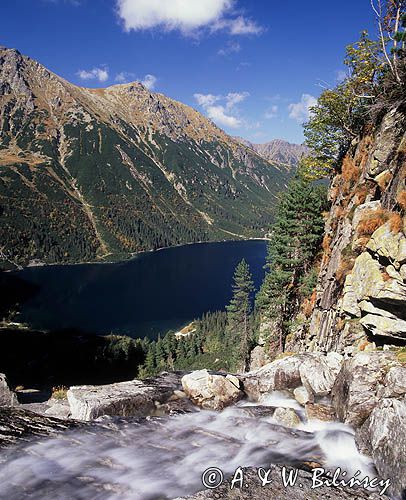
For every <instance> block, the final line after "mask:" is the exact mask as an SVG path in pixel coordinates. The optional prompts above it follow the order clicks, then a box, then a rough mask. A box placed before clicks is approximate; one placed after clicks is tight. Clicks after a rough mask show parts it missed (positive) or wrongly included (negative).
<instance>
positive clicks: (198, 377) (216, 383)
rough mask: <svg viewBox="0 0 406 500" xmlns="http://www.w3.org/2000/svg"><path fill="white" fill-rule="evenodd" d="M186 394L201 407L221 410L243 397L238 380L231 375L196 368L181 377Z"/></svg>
mask: <svg viewBox="0 0 406 500" xmlns="http://www.w3.org/2000/svg"><path fill="white" fill-rule="evenodd" d="M182 386H183V390H184V391H185V393H186V395H187V396H188V397H189V398H190V399H191V400H192V401H193V403H195V404H196V405H198V406H200V407H201V408H205V409H208V410H222V409H223V408H225V407H226V406H229V405H231V404H233V403H235V402H237V401H238V400H239V399H241V398H242V397H243V395H244V394H243V392H242V391H241V389H240V381H239V380H238V378H237V377H235V376H233V375H218V374H212V373H209V372H208V371H207V370H197V371H194V372H192V373H190V374H188V375H185V376H184V377H182Z"/></svg>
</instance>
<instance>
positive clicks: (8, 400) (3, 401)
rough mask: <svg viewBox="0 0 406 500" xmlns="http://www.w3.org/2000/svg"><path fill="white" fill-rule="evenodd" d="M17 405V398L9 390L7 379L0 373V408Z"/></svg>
mask: <svg viewBox="0 0 406 500" xmlns="http://www.w3.org/2000/svg"><path fill="white" fill-rule="evenodd" d="M17 404H18V402H17V396H16V395H15V393H14V392H13V391H12V390H11V389H10V388H9V386H8V383H7V377H6V376H5V375H4V373H0V406H15V405H17Z"/></svg>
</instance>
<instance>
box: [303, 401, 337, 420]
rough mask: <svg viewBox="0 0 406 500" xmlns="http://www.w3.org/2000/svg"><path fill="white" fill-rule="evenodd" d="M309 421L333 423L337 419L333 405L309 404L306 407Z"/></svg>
mask: <svg viewBox="0 0 406 500" xmlns="http://www.w3.org/2000/svg"><path fill="white" fill-rule="evenodd" d="M305 410H306V417H307V419H308V420H321V421H322V422H333V421H334V420H336V419H337V416H336V412H335V410H334V408H333V407H332V406H331V405H325V404H321V403H307V404H306V405H305Z"/></svg>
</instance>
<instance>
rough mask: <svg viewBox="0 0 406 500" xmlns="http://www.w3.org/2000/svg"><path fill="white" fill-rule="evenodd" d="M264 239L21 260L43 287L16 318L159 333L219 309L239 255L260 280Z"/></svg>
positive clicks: (25, 273) (45, 325)
mask: <svg viewBox="0 0 406 500" xmlns="http://www.w3.org/2000/svg"><path fill="white" fill-rule="evenodd" d="M266 246H267V244H266V241H260V240H249V241H228V242H222V243H199V244H194V245H185V246H180V247H174V248H169V249H165V250H159V251H157V252H148V253H142V254H139V255H138V256H137V257H135V258H134V259H131V260H128V261H125V262H119V263H112V264H80V265H68V266H44V267H31V268H25V269H23V270H22V271H19V272H16V273H14V274H15V275H17V276H19V277H21V278H22V279H25V280H27V281H29V282H32V283H35V284H36V285H39V287H40V288H39V291H38V293H37V294H36V295H35V296H34V297H33V298H31V299H30V300H29V301H27V302H26V303H25V304H23V306H22V311H21V315H20V316H19V318H18V319H19V321H23V322H26V323H29V324H30V325H31V326H32V327H33V328H41V329H47V330H55V329H64V328H77V329H80V330H82V331H83V332H89V333H102V334H106V333H115V334H125V335H130V336H132V337H144V336H148V337H150V338H156V336H157V335H158V334H159V333H161V334H163V333H166V332H167V331H168V330H170V329H178V328H180V327H182V326H184V325H185V324H186V323H188V322H189V321H191V320H193V319H195V318H198V317H199V316H201V315H202V314H203V313H205V312H208V311H217V310H221V309H224V307H225V305H226V304H227V303H228V302H229V301H230V298H231V295H232V290H231V286H232V277H233V273H234V269H235V266H236V265H237V264H238V262H240V261H241V259H243V258H244V259H245V260H246V261H247V262H248V264H249V265H250V268H251V272H252V275H253V279H254V282H255V286H256V287H257V288H258V287H259V285H260V283H261V281H262V279H263V275H264V269H263V266H264V264H265V256H266Z"/></svg>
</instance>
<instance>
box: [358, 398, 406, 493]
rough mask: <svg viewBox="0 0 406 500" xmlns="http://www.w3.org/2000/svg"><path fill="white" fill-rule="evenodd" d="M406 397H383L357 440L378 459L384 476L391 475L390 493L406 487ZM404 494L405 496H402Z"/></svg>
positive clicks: (380, 473) (377, 465) (369, 453)
mask: <svg viewBox="0 0 406 500" xmlns="http://www.w3.org/2000/svg"><path fill="white" fill-rule="evenodd" d="M405 422H406V398H403V399H401V400H397V399H382V400H381V401H380V402H379V403H378V404H377V405H376V406H375V408H374V409H373V410H372V412H371V414H370V416H369V417H368V419H367V420H366V421H365V423H364V424H363V426H362V427H361V429H359V431H358V432H357V443H358V445H359V447H360V449H361V450H362V451H364V452H365V453H367V454H368V455H369V456H371V457H372V459H373V460H374V462H375V466H376V468H377V471H378V473H379V475H380V476H381V477H390V478H391V489H390V490H389V491H390V493H391V494H392V495H393V496H394V497H399V498H400V497H402V492H404V491H406V432H405V431H406V429H405ZM402 498H403V497H402Z"/></svg>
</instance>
